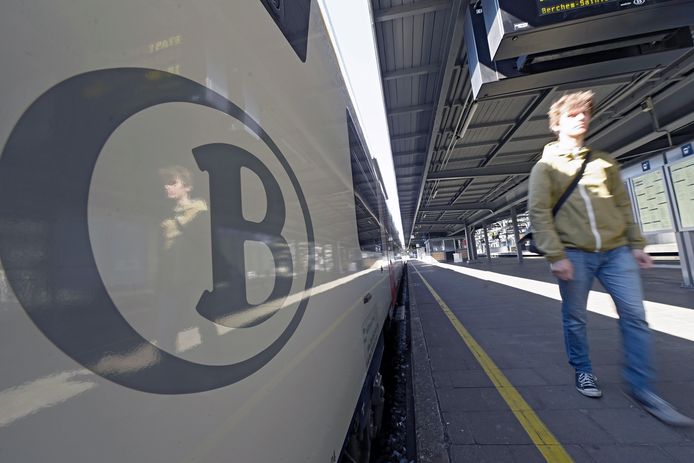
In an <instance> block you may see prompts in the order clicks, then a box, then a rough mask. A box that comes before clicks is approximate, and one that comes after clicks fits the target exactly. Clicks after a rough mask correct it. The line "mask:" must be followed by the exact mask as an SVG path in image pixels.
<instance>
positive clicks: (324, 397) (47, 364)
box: [0, 0, 401, 463]
mask: <svg viewBox="0 0 694 463" xmlns="http://www.w3.org/2000/svg"><path fill="white" fill-rule="evenodd" d="M271 4H272V2H269V3H267V4H264V3H262V2H261V1H259V0H255V1H250V0H249V1H244V2H223V1H210V0H206V1H200V2H194V3H185V2H184V3H180V2H174V1H164V0H158V1H155V2H147V3H146V4H143V3H142V2H134V1H129V0H128V1H121V2H115V3H114V2H105V1H102V0H90V1H82V0H80V1H67V0H56V1H50V2H49V1H21V2H20V1H15V0H12V1H10V2H6V4H4V5H3V15H2V18H1V19H0V26H1V27H0V34H1V35H2V39H3V40H2V44H1V45H0V47H1V49H2V56H3V57H5V60H6V61H5V66H4V72H3V75H2V77H0V80H1V81H2V88H3V89H4V91H3V93H4V96H5V98H4V99H3V100H4V103H3V107H2V109H1V110H0V146H2V150H3V151H2V155H1V157H0V177H1V184H0V189H2V192H3V194H4V196H3V197H2V198H1V199H0V265H1V267H0V272H1V273H2V277H1V279H0V286H1V287H2V289H3V291H2V293H1V294H0V339H2V350H1V352H2V353H1V354H0V368H1V369H2V371H3V374H2V375H0V460H2V461H58V462H62V461H64V462H68V461H69V462H74V461H102V462H111V461H112V462H120V461H157V462H167V463H168V462H174V461H215V462H216V461H238V462H256V461H257V462H268V461H273V462H280V461H286V462H297V461H317V462H328V461H334V459H335V458H336V456H339V454H340V450H341V448H342V446H343V443H344V440H345V435H346V434H347V432H348V427H349V424H350V420H351V419H352V415H353V412H354V407H355V405H356V401H357V399H358V397H359V394H360V392H361V390H362V385H363V383H364V378H365V375H366V371H367V369H368V367H369V364H370V362H371V358H372V355H373V351H374V349H375V348H376V342H377V340H378V336H379V335H380V333H381V330H382V327H383V323H384V320H385V317H386V314H387V312H388V309H389V306H390V304H391V296H392V281H393V279H394V277H393V271H394V272H395V273H399V272H401V270H399V269H395V268H391V267H390V265H389V259H388V256H387V254H386V252H385V249H386V246H385V243H383V244H382V246H381V248H380V250H377V251H364V250H363V249H362V248H361V247H360V243H359V239H358V237H359V233H360V230H359V225H358V223H357V220H356V217H357V210H356V202H355V195H354V185H353V178H352V172H351V161H350V143H349V135H348V121H347V116H346V109H349V108H350V107H351V103H350V101H349V99H348V96H347V92H346V90H345V86H344V82H343V80H342V78H341V76H340V71H339V67H338V65H337V62H336V58H335V54H334V51H333V49H332V46H331V44H330V40H329V38H328V34H327V32H326V28H325V25H324V23H323V20H322V18H321V15H320V11H319V8H318V5H317V4H316V2H315V1H311V2H307V3H306V5H307V7H310V9H309V11H308V15H307V18H308V23H307V24H308V33H307V36H306V39H307V43H306V44H305V56H303V57H302V53H301V47H302V45H301V43H298V44H297V43H289V42H288V40H287V37H286V36H285V34H284V33H283V30H282V28H281V27H279V26H280V25H281V24H282V20H283V18H285V19H286V18H287V17H288V16H290V13H291V12H289V11H281V12H280V16H279V17H278V16H275V17H273V15H272V11H271V9H270V8H268V5H271ZM304 13H306V12H304ZM282 14H283V15H285V16H281V15H282ZM278 18H279V19H278ZM294 39H295V38H294ZM297 49H299V51H298V52H297Z"/></svg>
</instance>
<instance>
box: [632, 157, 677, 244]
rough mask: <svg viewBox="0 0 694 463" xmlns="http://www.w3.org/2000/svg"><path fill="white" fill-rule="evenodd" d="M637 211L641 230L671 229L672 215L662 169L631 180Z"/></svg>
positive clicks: (659, 230)
mask: <svg viewBox="0 0 694 463" xmlns="http://www.w3.org/2000/svg"><path fill="white" fill-rule="evenodd" d="M631 182H632V185H633V187H634V196H635V198H636V208H637V210H638V213H639V222H640V224H641V231H643V232H644V233H655V232H663V231H671V230H672V229H673V226H672V217H671V215H670V205H669V203H668V199H667V188H666V186H665V178H664V176H663V171H662V170H656V171H653V172H650V173H648V174H645V175H641V176H640V177H636V178H633V179H632V180H631Z"/></svg>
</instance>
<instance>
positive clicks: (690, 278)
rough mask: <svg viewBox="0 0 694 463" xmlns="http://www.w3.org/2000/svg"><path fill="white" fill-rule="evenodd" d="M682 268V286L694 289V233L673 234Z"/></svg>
mask: <svg viewBox="0 0 694 463" xmlns="http://www.w3.org/2000/svg"><path fill="white" fill-rule="evenodd" d="M675 235H676V236H677V249H678V250H679V254H680V266H681V267H682V286H684V287H685V288H691V289H694V232H692V231H685V232H678V233H675Z"/></svg>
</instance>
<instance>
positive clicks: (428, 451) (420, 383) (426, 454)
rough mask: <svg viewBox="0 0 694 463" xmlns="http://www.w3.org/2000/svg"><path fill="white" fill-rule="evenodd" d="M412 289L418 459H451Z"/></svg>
mask: <svg viewBox="0 0 694 463" xmlns="http://www.w3.org/2000/svg"><path fill="white" fill-rule="evenodd" d="M409 284H411V280H410V281H408V292H409V297H408V300H409V306H410V307H409V309H410V320H411V327H410V329H411V334H412V338H411V339H412V340H411V342H412V346H411V352H412V383H413V384H412V387H413V390H414V414H415V434H416V442H417V462H418V463H450V458H449V455H448V449H447V445H446V439H445V431H444V428H443V421H442V418H441V410H440V409H439V402H438V396H437V395H436V388H435V386H434V378H433V375H432V373H431V365H430V363H429V354H428V351H427V346H426V341H425V339H424V330H423V329H422V323H421V320H420V318H419V312H418V311H417V303H416V300H415V299H414V298H413V297H412V296H413V294H412V292H411V291H410V288H409Z"/></svg>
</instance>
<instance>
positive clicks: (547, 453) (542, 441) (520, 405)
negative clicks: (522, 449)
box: [412, 265, 573, 463]
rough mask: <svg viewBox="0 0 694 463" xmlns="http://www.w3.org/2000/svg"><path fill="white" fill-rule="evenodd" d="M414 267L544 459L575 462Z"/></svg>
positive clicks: (560, 462) (553, 462)
mask: <svg viewBox="0 0 694 463" xmlns="http://www.w3.org/2000/svg"><path fill="white" fill-rule="evenodd" d="M412 268H414V270H415V272H417V275H419V278H421V279H422V281H423V282H424V284H425V285H426V287H427V288H428V289H429V291H430V292H431V294H432V295H433V296H434V299H436V302H438V303H439V305H440V306H441V309H443V311H444V313H445V314H446V316H447V317H448V319H449V320H450V321H451V323H452V324H453V326H454V327H455V329H456V331H458V334H459V335H460V337H461V338H463V341H464V342H465V344H466V345H467V347H468V348H469V349H470V351H471V352H472V354H473V355H474V356H475V358H476V359H477V361H478V362H479V364H480V365H481V366H482V369H484V372H485V373H487V376H489V379H490V380H491V381H492V383H493V384H494V387H496V390H497V391H499V394H501V397H503V399H504V400H505V401H506V403H507V404H508V406H509V407H510V408H511V411H512V412H513V414H514V415H516V418H517V419H518V421H519V422H520V424H521V426H523V429H525V432H527V433H528V436H530V439H532V441H533V443H534V444H535V446H536V447H537V449H538V450H539V451H540V453H541V454H542V456H544V457H545V460H547V461H548V462H551V463H570V462H573V460H572V459H571V456H569V454H568V453H567V451H566V450H565V449H564V447H563V446H562V445H561V444H560V443H559V441H558V440H557V438H556V437H554V434H552V433H551V432H550V430H549V429H547V426H545V424H544V423H543V422H542V421H541V420H540V418H539V417H538V416H537V415H536V414H535V412H534V411H533V409H532V408H530V405H528V403H527V402H526V401H525V400H524V399H523V397H521V395H520V393H519V392H518V391H517V390H516V388H515V387H513V385H511V382H510V381H509V380H508V378H506V376H505V375H504V374H503V373H502V372H501V370H500V369H499V367H497V366H496V364H495V363H494V361H493V360H492V359H491V357H489V355H487V353H486V352H485V351H484V349H482V346H480V345H479V344H478V343H477V341H475V338H473V337H472V335H470V332H469V331H468V330H467V329H466V328H465V327H464V326H463V324H462V323H460V320H458V318H457V317H456V316H455V314H454V313H453V311H452V310H451V309H450V308H449V307H448V305H447V304H446V303H445V302H444V301H443V299H441V297H440V296H439V295H438V294H437V293H436V291H434V288H432V287H431V285H430V284H429V282H428V281H427V280H426V279H425V278H424V277H423V276H422V274H421V273H419V270H417V267H415V266H414V265H413V266H412Z"/></svg>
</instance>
